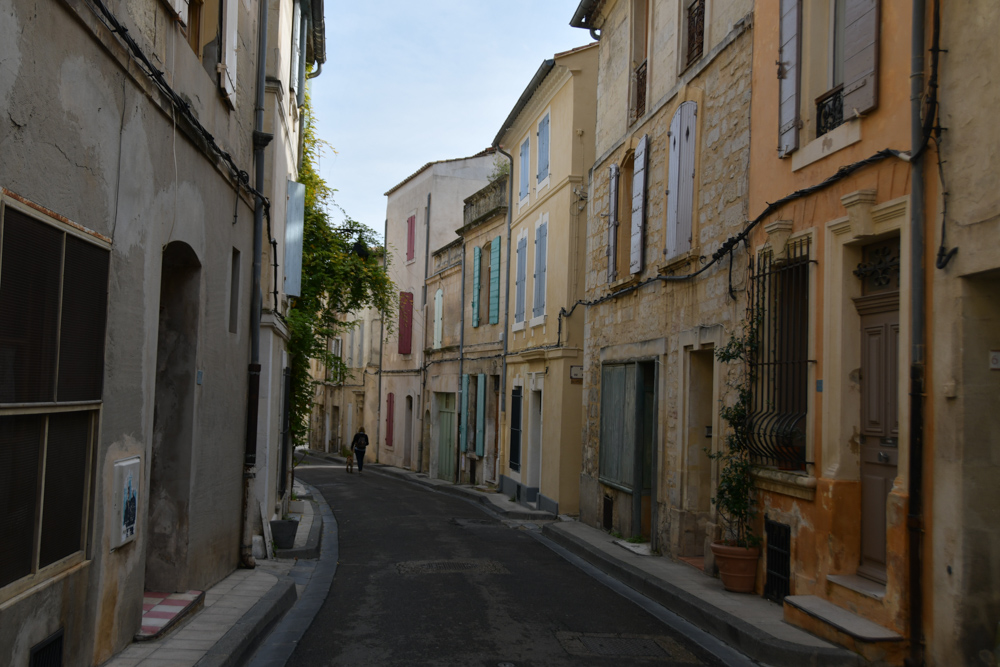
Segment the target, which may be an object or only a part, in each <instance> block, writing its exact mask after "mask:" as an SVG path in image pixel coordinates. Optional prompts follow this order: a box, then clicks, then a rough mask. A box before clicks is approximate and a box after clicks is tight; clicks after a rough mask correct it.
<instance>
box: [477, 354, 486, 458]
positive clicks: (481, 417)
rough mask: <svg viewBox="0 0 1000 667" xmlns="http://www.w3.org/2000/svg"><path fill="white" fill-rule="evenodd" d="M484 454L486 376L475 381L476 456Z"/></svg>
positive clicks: (482, 375) (483, 375) (480, 375)
mask: <svg viewBox="0 0 1000 667" xmlns="http://www.w3.org/2000/svg"><path fill="white" fill-rule="evenodd" d="M485 453H486V375H485V374H483V373H480V374H479V377H478V378H477V380H476V455H477V456H483V455H485Z"/></svg>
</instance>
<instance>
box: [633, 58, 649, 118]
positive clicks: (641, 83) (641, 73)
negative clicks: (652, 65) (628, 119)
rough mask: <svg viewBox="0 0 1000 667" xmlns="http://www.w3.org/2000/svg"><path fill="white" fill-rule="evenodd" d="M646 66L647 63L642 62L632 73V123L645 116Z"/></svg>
mask: <svg viewBox="0 0 1000 667" xmlns="http://www.w3.org/2000/svg"><path fill="white" fill-rule="evenodd" d="M646 64H647V61H645V60H644V61H643V62H642V64H641V65H639V66H638V67H636V68H635V71H634V72H633V73H632V76H633V78H634V84H635V106H634V107H633V109H632V121H633V122H635V121H637V120H639V119H640V118H642V117H643V116H645V115H646Z"/></svg>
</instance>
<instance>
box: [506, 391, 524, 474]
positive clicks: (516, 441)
mask: <svg viewBox="0 0 1000 667" xmlns="http://www.w3.org/2000/svg"><path fill="white" fill-rule="evenodd" d="M521 391H522V389H521V387H514V388H512V389H511V392H510V459H509V465H510V469H511V470H520V469H521V396H522V394H521Z"/></svg>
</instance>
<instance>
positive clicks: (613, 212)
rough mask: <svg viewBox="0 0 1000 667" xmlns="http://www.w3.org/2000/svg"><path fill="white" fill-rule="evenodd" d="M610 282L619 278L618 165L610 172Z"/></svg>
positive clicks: (612, 167)
mask: <svg viewBox="0 0 1000 667" xmlns="http://www.w3.org/2000/svg"><path fill="white" fill-rule="evenodd" d="M607 255H608V282H609V283H613V282H614V281H615V280H617V278H618V266H617V264H618V165H616V164H613V165H611V168H610V169H609V171H608V247H607Z"/></svg>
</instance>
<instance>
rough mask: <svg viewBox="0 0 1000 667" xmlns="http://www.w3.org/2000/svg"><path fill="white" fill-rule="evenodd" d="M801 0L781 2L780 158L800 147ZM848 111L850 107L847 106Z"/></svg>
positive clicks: (782, 0)
mask: <svg viewBox="0 0 1000 667" xmlns="http://www.w3.org/2000/svg"><path fill="white" fill-rule="evenodd" d="M800 2H801V0H781V21H780V26H781V27H780V37H779V42H778V44H779V46H778V157H785V156H786V155H788V154H789V153H791V152H792V151H794V150H795V149H796V148H798V147H799V69H800V68H799V61H800V55H799V54H800V53H801V50H800V48H799V33H800V32H801V27H802V26H801V19H800V15H801V13H802V6H801V4H799V3H800ZM845 108H846V107H845Z"/></svg>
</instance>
